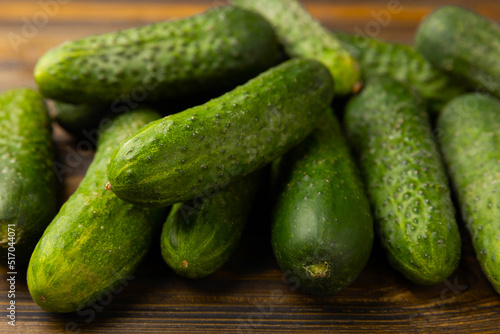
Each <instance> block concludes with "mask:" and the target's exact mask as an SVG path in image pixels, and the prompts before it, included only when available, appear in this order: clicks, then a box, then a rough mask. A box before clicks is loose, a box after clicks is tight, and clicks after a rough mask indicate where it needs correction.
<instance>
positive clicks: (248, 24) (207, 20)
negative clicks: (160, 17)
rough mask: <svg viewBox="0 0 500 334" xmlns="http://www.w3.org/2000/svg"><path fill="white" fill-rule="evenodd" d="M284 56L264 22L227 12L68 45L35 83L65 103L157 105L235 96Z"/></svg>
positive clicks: (51, 54)
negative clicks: (132, 100) (220, 93)
mask: <svg viewBox="0 0 500 334" xmlns="http://www.w3.org/2000/svg"><path fill="white" fill-rule="evenodd" d="M279 56H280V52H279V47H278V42H277V38H276V35H275V34H274V32H273V30H272V27H271V26H270V25H269V23H267V21H266V20H264V18H262V17H261V16H260V15H257V14H256V13H252V12H249V11H244V10H242V9H239V8H232V7H229V6H228V7H219V8H214V9H211V10H209V11H207V12H205V13H202V14H199V15H196V16H192V17H189V18H184V19H180V20H173V21H166V22H160V23H156V24H152V25H148V26H144V27H139V28H131V29H126V30H120V31H116V32H112V33H107V34H102V35H97V36H91V37H86V38H82V39H79V40H76V41H71V42H67V43H64V44H61V45H59V46H57V47H55V48H54V49H51V50H49V51H48V52H47V53H46V54H45V55H43V56H42V57H41V58H40V60H39V61H38V63H37V65H36V67H35V71H34V75H35V81H36V83H37V84H38V87H39V88H40V91H41V93H42V94H43V95H45V96H46V97H49V98H53V99H55V100H59V101H63V102H68V103H74V104H80V103H88V102H89V101H92V102H93V103H106V102H112V101H115V100H116V99H118V98H120V96H121V95H122V94H126V95H129V96H132V97H133V96H138V98H139V99H140V100H141V101H146V100H148V101H156V100H161V99H166V98H174V97H175V98H176V97H179V96H187V95H196V94H198V93H203V92H206V91H207V90H212V89H214V90H217V89H221V88H229V89H230V88H232V87H234V86H236V85H238V84H240V83H243V82H245V81H246V80H248V79H250V78H252V77H254V76H256V75H257V74H259V73H260V72H262V71H264V70H266V69H267V68H269V67H271V66H273V65H274V64H276V61H277V60H278V58H279Z"/></svg>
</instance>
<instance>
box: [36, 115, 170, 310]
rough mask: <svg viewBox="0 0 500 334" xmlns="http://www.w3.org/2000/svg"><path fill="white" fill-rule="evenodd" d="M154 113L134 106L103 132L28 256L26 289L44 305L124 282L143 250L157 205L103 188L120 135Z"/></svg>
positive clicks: (77, 300)
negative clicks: (88, 161) (73, 187)
mask: <svg viewBox="0 0 500 334" xmlns="http://www.w3.org/2000/svg"><path fill="white" fill-rule="evenodd" d="M158 117H159V115H158V114H156V113H154V112H151V111H147V110H142V111H135V112H132V113H128V114H125V115H122V116H120V117H118V118H117V119H115V120H114V121H113V122H112V123H111V125H110V126H109V127H108V128H107V129H106V130H104V131H103V134H102V135H101V137H100V139H99V142H98V147H97V152H96V154H95V157H94V161H93V162H92V164H91V165H90V167H89V169H88V171H87V174H86V175H85V177H84V178H83V180H82V182H81V183H80V185H79V186H78V189H77V190H76V191H75V193H74V194H73V195H71V197H70V198H69V199H68V201H67V202H66V203H65V204H64V205H63V206H62V208H61V210H60V211H59V213H58V214H57V216H56V217H55V218H54V220H53V221H52V223H51V224H50V225H49V226H48V227H47V229H46V230H45V233H44V234H43V236H42V238H41V239H40V241H39V242H38V244H37V246H36V248H35V251H34V252H33V255H32V257H31V260H30V263H29V266H28V274H27V281H28V288H29V291H30V294H31V297H32V298H33V300H34V301H35V302H36V303H37V304H38V305H39V306H40V307H42V308H43V309H45V310H48V311H52V312H73V311H77V310H79V309H82V308H83V307H85V306H87V305H89V304H92V303H93V302H94V301H96V300H98V299H99V298H101V297H105V296H106V295H107V294H108V293H111V294H112V293H113V291H114V289H116V288H118V287H123V286H124V285H125V282H126V281H125V280H126V279H127V275H131V274H132V273H133V272H134V270H135V268H136V267H137V266H138V265H139V264H140V262H141V261H142V259H143V257H144V255H145V254H146V252H147V251H148V249H149V245H150V242H151V238H152V236H153V234H154V233H157V230H158V229H159V227H160V224H161V215H162V210H148V209H145V208H139V207H135V206H133V205H131V204H129V203H126V202H123V201H121V200H120V199H119V198H118V197H116V196H115V195H114V194H113V192H111V191H110V190H107V189H106V182H107V176H106V165H107V164H108V162H109V159H110V157H111V153H112V152H113V150H114V149H115V148H116V147H117V146H118V144H119V143H120V142H121V141H122V140H124V139H125V138H127V136H128V135H130V134H131V133H133V132H134V131H135V130H137V129H139V128H140V127H141V126H143V125H145V124H146V123H148V122H151V121H153V120H155V119H157V118H158Z"/></svg>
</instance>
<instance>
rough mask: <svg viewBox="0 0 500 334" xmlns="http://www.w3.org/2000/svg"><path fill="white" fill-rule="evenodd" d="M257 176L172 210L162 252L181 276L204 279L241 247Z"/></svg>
mask: <svg viewBox="0 0 500 334" xmlns="http://www.w3.org/2000/svg"><path fill="white" fill-rule="evenodd" d="M259 176H260V173H259V172H254V173H252V174H249V175H248V176H246V177H244V178H243V179H240V180H238V181H235V182H232V183H230V184H229V185H228V186H227V187H225V188H223V189H220V190H219V191H218V192H217V193H215V194H213V196H210V197H209V196H206V197H202V198H196V199H194V200H192V201H188V202H185V203H179V204H176V205H174V206H173V207H172V211H171V212H170V215H169V217H168V218H167V221H166V222H165V224H164V225H163V231H162V234H161V252H162V255H163V258H164V259H165V261H166V262H167V264H168V265H169V266H170V267H171V268H172V269H173V270H174V271H175V272H176V273H178V274H179V275H181V276H184V277H188V278H202V277H205V276H208V275H210V274H212V273H213V272H215V271H216V270H217V269H219V268H220V267H221V266H222V265H223V264H224V263H226V261H227V260H228V259H229V256H230V255H231V253H232V252H233V250H234V248H235V247H236V246H237V245H238V242H239V240H240V237H241V232H242V231H243V228H244V227H245V223H246V221H247V218H248V214H249V213H250V208H251V205H252V201H253V198H254V195H255V192H256V190H257V187H258V186H259V180H260V177H259Z"/></svg>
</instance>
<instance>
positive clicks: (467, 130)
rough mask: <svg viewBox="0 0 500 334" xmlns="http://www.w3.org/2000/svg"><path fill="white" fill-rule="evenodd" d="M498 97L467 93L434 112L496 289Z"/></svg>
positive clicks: (499, 245) (465, 213)
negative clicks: (437, 112)
mask: <svg viewBox="0 0 500 334" xmlns="http://www.w3.org/2000/svg"><path fill="white" fill-rule="evenodd" d="M499 125H500V101H498V100H497V99H495V98H493V97H489V96H485V95H476V94H467V95H463V96H460V97H457V98H455V99H454V100H452V101H451V102H450V103H449V104H448V105H447V106H446V107H445V108H444V110H443V112H442V114H441V115H440V117H439V118H438V123H437V129H438V134H439V139H440V143H441V148H442V151H443V155H444V158H445V162H446V165H447V167H448V171H449V174H450V177H451V180H452V184H453V186H454V189H455V191H456V193H457V195H458V201H459V203H460V209H461V212H462V217H463V219H464V221H465V223H466V225H467V228H468V230H469V232H470V234H471V236H472V242H473V245H474V248H475V250H476V255H477V258H478V260H479V263H480V264H481V267H482V269H483V272H484V274H485V275H486V277H488V279H489V281H490V282H491V284H492V285H493V287H494V288H495V290H496V291H497V292H498V293H500V191H498V185H499V184H500V150H499V149H500V128H499Z"/></svg>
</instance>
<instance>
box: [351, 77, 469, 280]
mask: <svg viewBox="0 0 500 334" xmlns="http://www.w3.org/2000/svg"><path fill="white" fill-rule="evenodd" d="M345 123H346V129H347V133H348V136H349V138H350V140H351V142H352V144H353V146H354V148H355V149H356V151H357V152H358V154H359V157H360V164H361V167H362V170H363V172H364V176H365V181H366V184H367V188H368V194H369V196H370V200H371V203H372V206H373V209H374V213H375V219H376V221H377V229H378V234H379V236H380V238H381V241H382V245H383V246H384V248H385V250H386V254H387V256H388V258H389V261H390V263H391V264H392V265H393V267H395V268H396V269H398V270H399V271H401V272H402V273H403V274H404V275H405V276H406V277H407V278H408V279H410V280H411V281H413V282H414V283H417V284H436V283H439V282H441V281H443V280H444V279H446V278H447V277H448V276H449V275H450V274H451V273H452V272H453V270H455V268H456V267H457V265H458V262H459V261H460V250H461V240H460V234H459V231H458V226H457V223H456V221H455V217H454V213H455V210H454V208H453V204H452V202H451V196H450V190H449V186H448V180H447V177H446V173H445V169H444V166H443V163H442V161H441V157H440V155H439V152H438V150H437V148H436V145H435V142H434V140H433V137H432V130H431V126H430V122H429V119H428V115H427V113H426V110H425V108H424V105H423V103H422V101H421V100H420V98H419V97H417V96H416V95H414V94H412V92H411V91H410V90H409V89H408V87H406V86H405V85H402V84H401V83H398V82H396V81H393V80H389V79H385V80H383V79H378V80H374V81H373V82H369V83H368V85H367V86H366V87H365V89H364V90H363V91H362V92H361V94H360V95H358V96H357V97H355V98H353V99H352V100H351V101H350V102H349V104H348V105H347V111H346V115H345Z"/></svg>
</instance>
